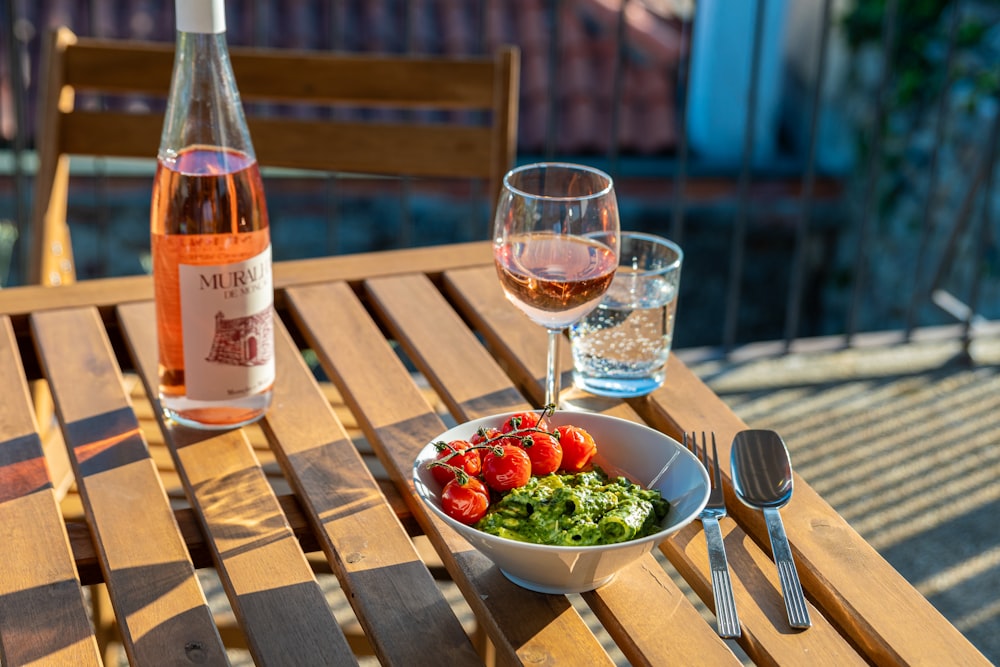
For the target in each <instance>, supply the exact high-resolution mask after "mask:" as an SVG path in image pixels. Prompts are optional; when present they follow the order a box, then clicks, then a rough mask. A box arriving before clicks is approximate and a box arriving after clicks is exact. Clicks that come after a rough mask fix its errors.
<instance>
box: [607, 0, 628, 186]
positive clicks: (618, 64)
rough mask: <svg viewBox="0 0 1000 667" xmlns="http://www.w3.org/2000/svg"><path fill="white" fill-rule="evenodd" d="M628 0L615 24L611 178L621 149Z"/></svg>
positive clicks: (615, 172)
mask: <svg viewBox="0 0 1000 667" xmlns="http://www.w3.org/2000/svg"><path fill="white" fill-rule="evenodd" d="M628 3H629V0H622V4H621V7H619V9H618V23H617V25H616V26H615V66H614V70H613V71H614V80H613V81H612V82H611V86H612V95H611V137H610V141H609V142H608V164H609V165H610V166H609V168H608V169H609V173H610V174H611V176H612V178H616V177H617V175H618V154H619V152H620V149H621V140H620V134H621V133H620V131H619V130H620V129H621V122H622V105H623V104H624V100H623V97H622V91H623V90H624V89H625V59H626V58H627V56H628V51H627V47H626V44H625V39H626V38H625V35H626V32H625V27H626V15H625V12H626V11H627V10H628Z"/></svg>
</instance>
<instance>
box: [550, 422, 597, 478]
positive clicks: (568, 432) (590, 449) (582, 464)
mask: <svg viewBox="0 0 1000 667" xmlns="http://www.w3.org/2000/svg"><path fill="white" fill-rule="evenodd" d="M556 432H557V433H558V435H559V444H560V445H562V451H563V456H562V464H561V468H562V469H563V470H565V471H567V472H580V471H581V470H583V469H584V468H586V467H587V465H588V464H589V463H590V461H591V460H592V459H593V458H594V454H596V453H597V445H596V444H594V439H593V438H592V437H591V436H590V434H589V433H587V432H586V431H584V430H583V429H582V428H580V427H579V426H571V425H565V426H559V427H557V428H556Z"/></svg>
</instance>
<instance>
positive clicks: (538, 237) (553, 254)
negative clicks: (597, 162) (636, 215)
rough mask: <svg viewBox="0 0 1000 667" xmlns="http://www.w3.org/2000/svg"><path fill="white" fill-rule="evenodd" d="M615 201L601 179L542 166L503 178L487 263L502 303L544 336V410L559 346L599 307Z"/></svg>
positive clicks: (612, 252)
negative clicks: (503, 299) (539, 327)
mask: <svg viewBox="0 0 1000 667" xmlns="http://www.w3.org/2000/svg"><path fill="white" fill-rule="evenodd" d="M619 227H620V224H619V221H618V202H617V200H616V198H615V190H614V184H613V183H612V181H611V177H610V176H608V175H607V174H605V173H604V172H602V171H600V170H598V169H594V168H592V167H587V166H584V165H579V164H568V163H561V162H542V163H537V164H528V165H524V166H522V167H517V168H516V169H512V170H511V171H509V172H508V173H507V174H506V176H504V179H503V190H502V191H501V193H500V200H499V203H498V204H497V211H496V218H495V219H494V223H493V257H494V260H495V261H496V267H497V274H498V275H499V276H500V284H501V285H503V289H504V292H505V293H506V295H507V298H508V299H509V300H510V301H511V302H512V303H513V304H514V305H515V306H517V307H518V308H519V309H521V311H523V312H524V313H525V314H526V315H527V316H528V317H529V318H530V319H531V320H532V321H533V322H535V323H536V324H540V325H542V326H544V327H545V328H546V329H547V330H548V332H549V343H548V365H547V372H546V379H545V405H556V404H557V403H558V400H559V339H560V338H561V337H562V332H563V329H565V328H566V327H568V326H569V325H571V324H573V323H574V322H576V321H577V320H579V319H580V318H581V317H583V316H584V315H586V314H587V313H588V312H590V311H591V310H593V309H594V308H595V307H596V306H597V304H598V303H599V302H600V300H601V297H602V296H603V295H604V292H605V291H606V290H607V289H608V285H610V284H611V279H612V278H613V277H614V275H615V268H616V267H617V266H618V233H619Z"/></svg>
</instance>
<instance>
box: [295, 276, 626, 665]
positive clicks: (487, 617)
mask: <svg viewBox="0 0 1000 667" xmlns="http://www.w3.org/2000/svg"><path fill="white" fill-rule="evenodd" d="M287 299H288V302H289V307H290V309H291V311H292V313H293V315H294V316H295V318H296V322H297V323H298V324H299V325H300V328H301V329H302V330H303V333H304V335H305V337H306V339H307V341H308V342H309V344H310V345H311V346H312V348H313V349H314V350H315V351H316V353H317V356H318V357H319V358H320V360H321V362H322V363H323V366H324V369H325V370H326V372H327V374H328V375H329V376H330V377H331V378H332V379H333V380H334V382H335V384H337V387H338V389H339V391H340V393H341V394H342V395H343V396H344V398H345V401H347V403H348V405H350V406H351V409H352V411H353V412H354V413H355V414H356V415H363V416H364V419H363V423H361V424H360V425H361V427H362V429H363V430H364V432H365V435H366V437H367V438H368V440H369V441H370V442H371V443H372V446H373V447H375V448H376V449H377V450H378V451H379V455H380V458H381V459H382V461H383V463H384V464H385V465H386V468H387V470H388V471H389V473H390V474H391V475H392V477H393V480H394V481H395V482H396V483H397V485H400V488H405V489H407V492H406V493H405V494H404V497H405V498H406V499H407V501H408V502H409V503H410V506H411V509H412V510H413V513H414V515H415V516H416V517H417V519H418V521H420V523H421V525H422V526H423V527H424V529H425V531H426V532H427V534H428V536H429V537H430V539H431V541H432V543H433V544H434V546H435V549H436V550H437V551H438V553H439V554H440V555H441V558H442V560H443V562H444V564H445V567H447V569H448V571H449V573H450V574H451V576H452V578H453V579H454V580H455V581H456V583H457V584H458V585H459V587H460V588H461V589H462V592H463V594H464V596H465V599H466V601H467V602H468V603H469V606H470V607H471V608H472V610H473V612H474V613H475V614H476V616H477V618H479V619H480V622H481V623H482V624H483V626H484V628H485V630H486V631H487V633H488V634H489V635H490V638H491V639H492V641H493V643H494V645H495V647H496V650H497V656H498V660H499V661H500V662H502V663H517V662H520V661H522V660H523V661H525V662H535V661H537V660H540V659H541V657H542V656H546V655H549V654H554V655H560V656H566V659H567V661H568V664H588V665H591V664H592V665H597V664H608V663H609V659H608V656H607V654H606V653H605V651H604V649H603V648H602V647H601V645H600V643H599V642H597V640H596V639H595V638H594V636H593V634H592V633H591V632H590V631H589V629H588V628H587V626H586V624H585V623H584V621H583V619H582V618H581V617H580V615H579V613H577V612H576V610H575V609H574V608H573V607H572V605H570V604H569V602H568V601H567V600H566V599H565V598H563V597H560V596H547V595H540V594H537V593H532V592H530V591H527V590H525V589H523V588H520V587H518V586H515V585H514V584H512V583H510V582H509V581H508V580H507V579H506V578H505V577H504V576H503V575H502V574H501V573H500V572H499V570H497V569H496V567H495V566H494V565H493V564H492V563H491V562H490V561H489V560H488V559H487V558H486V557H485V556H483V555H482V554H481V553H479V552H478V551H476V550H475V549H474V548H473V547H472V546H471V545H469V544H468V542H466V541H465V540H463V539H462V538H461V537H459V536H458V534H456V533H455V532H454V531H453V530H451V529H450V528H448V527H447V526H446V525H445V524H444V522H442V521H440V520H439V519H437V518H436V517H434V516H433V515H431V514H430V513H429V512H428V511H427V510H426V509H425V508H423V507H422V505H421V504H420V501H419V499H417V498H416V496H415V492H414V491H413V484H412V481H411V479H410V475H411V470H412V466H413V459H414V458H415V457H416V455H417V452H418V451H419V450H420V449H421V448H422V447H423V446H424V445H425V444H426V443H428V442H430V441H431V440H432V439H433V438H435V437H436V436H437V435H439V434H440V433H441V432H443V431H444V430H445V425H444V423H443V422H442V420H441V418H440V417H439V416H438V415H436V414H435V413H434V412H433V410H432V409H431V406H429V405H428V404H427V401H426V400H425V399H424V397H423V395H422V394H421V392H420V391H419V389H418V388H417V386H416V385H415V384H414V382H413V380H412V378H411V377H410V374H409V373H408V372H407V370H406V369H405V368H404V367H403V365H402V363H401V362H400V360H399V358H398V357H397V356H396V354H395V352H394V351H393V350H392V349H391V348H390V347H389V345H388V344H387V343H386V341H385V339H384V338H383V337H382V335H381V334H380V332H379V329H378V326H377V325H376V324H375V323H374V322H373V321H372V320H371V319H370V318H369V316H368V314H367V312H366V311H365V310H364V308H363V306H362V305H361V303H360V301H359V300H358V298H357V297H356V296H355V294H354V293H353V292H352V291H351V290H350V288H348V286H347V285H345V284H342V283H340V284H331V285H322V286H310V287H296V288H290V289H289V290H288V291H287ZM389 387H391V388H392V390H391V391H388V390H387V388H389Z"/></svg>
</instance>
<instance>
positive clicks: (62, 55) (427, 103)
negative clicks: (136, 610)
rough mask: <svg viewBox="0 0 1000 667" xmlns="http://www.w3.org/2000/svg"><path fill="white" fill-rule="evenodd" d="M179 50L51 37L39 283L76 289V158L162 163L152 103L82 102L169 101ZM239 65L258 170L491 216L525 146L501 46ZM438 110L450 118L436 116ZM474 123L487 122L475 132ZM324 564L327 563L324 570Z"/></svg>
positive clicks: (53, 454)
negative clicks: (428, 190)
mask: <svg viewBox="0 0 1000 667" xmlns="http://www.w3.org/2000/svg"><path fill="white" fill-rule="evenodd" d="M173 52H174V48H173V44H166V43H149V42H135V41H121V40H105V39H88V38H81V37H77V36H76V35H74V34H73V33H72V32H71V31H70V30H69V29H67V28H59V29H56V30H53V31H51V32H50V33H49V34H47V35H46V43H45V49H44V53H43V62H42V75H41V76H42V78H41V81H42V89H41V95H40V106H39V125H38V133H37V136H38V154H39V167H38V173H37V176H36V179H35V195H34V214H33V220H32V223H33V229H32V232H33V238H32V249H31V261H30V273H29V275H30V279H31V281H33V282H36V283H40V284H45V285H59V284H65V283H69V282H74V281H75V280H76V272H75V268H74V262H73V254H72V244H71V239H70V221H69V220H67V196H68V190H69V183H70V173H71V172H70V158H71V156H107V157H123V158H147V159H150V160H152V159H155V156H156V152H157V148H158V146H159V141H160V133H161V130H162V124H163V114H162V111H154V110H152V109H155V108H156V106H155V105H151V104H145V105H140V108H139V110H134V109H130V108H128V106H129V105H118V106H119V107H121V108H117V107H116V108H115V109H114V110H91V109H89V108H87V107H86V106H85V105H81V104H79V103H78V100H79V96H80V94H90V93H93V94H101V95H108V96H113V97H115V98H116V99H117V98H122V96H126V98H127V96H131V95H136V96H142V99H143V100H146V99H148V98H154V99H158V100H165V99H166V95H167V92H168V88H169V85H170V76H171V71H172V68H173ZM230 56H231V59H232V64H233V69H234V72H235V75H236V81H237V85H238V87H239V90H240V95H241V97H242V100H243V102H244V105H245V106H246V107H247V119H248V123H249V126H250V134H251V137H252V139H253V143H254V148H255V150H256V152H257V159H258V162H259V163H260V165H261V166H262V167H264V168H265V169H266V168H268V167H287V168H293V169H305V170H320V171H324V172H344V173H357V174H371V175H380V176H410V177H415V178H419V177H429V178H456V179H462V180H469V179H476V180H481V181H483V182H484V183H485V184H486V187H485V188H484V189H483V196H484V197H488V198H489V204H490V208H491V209H492V206H493V205H495V202H496V197H497V194H498V193H499V190H500V186H501V180H502V178H503V175H504V173H506V171H507V170H508V169H509V168H510V167H511V166H512V164H513V162H514V155H515V149H516V134H517V100H518V78H519V71H520V60H519V52H518V50H517V49H516V48H515V47H502V48H500V49H498V50H497V52H496V54H495V55H494V56H493V57H492V58H485V57H479V58H471V57H467V58H444V57H403V56H386V55H371V54H350V55H348V54H343V53H330V52H306V51H285V50H265V49H247V48H236V47H234V48H231V49H230ZM255 103H271V104H275V105H278V106H280V107H281V108H282V109H283V110H287V109H288V108H290V107H292V106H299V105H301V106H303V107H306V108H313V109H324V111H321V112H319V113H317V112H315V111H312V112H309V111H307V112H305V113H303V114H299V115H294V114H292V115H291V116H290V115H289V114H287V113H286V114H284V115H282V116H280V117H279V116H263V115H254V113H253V110H254V108H255V106H256V104H255ZM330 107H347V108H355V109H356V108H365V109H370V108H375V109H388V110H395V111H399V112H402V113H398V114H392V116H393V118H394V120H391V121H390V120H384V119H380V118H384V116H382V115H379V114H369V116H371V117H373V120H366V119H363V118H362V119H356V118H354V117H350V118H351V119H350V120H345V119H338V116H337V115H336V114H331V113H329V112H328V111H325V109H329V108H330ZM159 108H160V109H162V103H161V104H160V107H159ZM439 110H440V111H444V112H446V113H444V114H437V113H434V112H436V111H439ZM426 112H432V113H426ZM454 112H473V113H471V114H470V113H454ZM319 116H322V117H319ZM428 116H431V117H435V116H437V117H444V118H445V121H447V122H442V121H440V120H438V121H436V122H427V121H425V120H423V119H426V118H427V117H428ZM470 117H471V118H472V119H474V120H475V119H479V121H480V122H476V123H470V122H468V121H469V118H470ZM482 119H485V120H486V121H488V122H482ZM127 379H128V381H130V382H132V383H133V384H132V386H131V394H132V399H133V404H134V406H135V410H136V413H137V415H138V416H139V418H140V422H141V423H143V424H144V434H145V435H146V438H147V441H148V442H149V446H150V450H151V453H152V455H153V457H154V458H155V459H156V461H157V464H158V466H159V468H160V473H161V477H162V478H163V479H164V481H165V484H166V485H167V486H168V493H170V494H171V497H172V498H175V499H176V501H177V503H178V505H180V506H182V505H183V504H185V500H184V498H183V491H182V490H181V488H180V483H179V481H177V482H176V484H174V485H173V486H172V487H171V482H172V480H176V472H175V471H173V470H172V468H173V462H172V459H171V457H170V455H169V453H167V451H166V449H165V447H164V446H163V445H164V443H163V441H162V436H160V435H159V429H158V427H157V425H156V422H155V419H154V415H153V412H152V409H151V405H150V403H149V401H148V400H146V397H145V394H144V393H143V390H142V386H141V383H139V382H137V381H135V379H134V378H127ZM327 389H328V390H329V396H330V400H331V402H332V403H334V407H335V408H336V409H337V411H338V414H339V415H340V416H341V420H342V421H343V422H344V424H345V426H347V427H348V428H349V429H350V428H351V426H352V423H351V422H352V419H353V418H352V417H351V416H350V413H349V411H347V410H346V408H344V406H343V404H342V402H340V400H339V396H338V395H337V394H336V390H335V389H334V388H333V387H332V385H327ZM34 392H35V397H34V398H35V404H36V410H37V411H38V413H39V423H40V424H46V423H51V414H52V407H51V399H50V397H49V396H48V391H47V387H46V386H45V385H44V383H43V382H39V383H36V386H35V387H34ZM430 393H432V392H429V398H431V396H430ZM43 430H44V429H43ZM44 435H45V436H46V437H45V442H46V453H47V457H48V459H49V463H50V468H51V469H52V475H53V478H54V479H56V480H61V479H71V475H70V474H69V472H70V471H69V462H68V459H67V457H66V454H65V451H64V450H63V447H62V442H61V440H62V439H61V436H60V434H59V433H58V429H48V432H47V433H45V434H44ZM251 437H252V438H254V437H255V434H253V433H252V434H251ZM256 438H257V439H256V441H255V442H254V444H255V448H256V449H257V451H258V452H259V458H260V459H261V461H262V464H263V465H264V466H265V470H268V471H269V472H270V473H273V475H272V479H273V480H274V483H275V484H276V485H279V486H280V485H281V484H282V482H283V480H282V478H281V475H280V470H278V467H277V465H276V464H275V463H274V458H273V456H272V455H270V451H269V449H268V446H267V442H266V440H265V439H264V438H263V435H262V434H256ZM372 458H374V457H372ZM57 483H58V481H57ZM62 490H65V491H67V492H68V493H67V494H66V496H65V498H64V500H63V511H64V514H66V515H67V516H72V515H75V514H77V508H78V507H79V502H78V499H74V494H73V493H72V489H71V488H65V487H64V489H62ZM283 490H285V491H287V489H283ZM428 553H430V554H432V553H433V550H430V551H429V552H428ZM317 565H320V566H321V565H322V562H319V561H317ZM102 596H103V593H102V591H101V590H99V589H98V590H96V591H95V598H94V600H95V621H96V624H97V626H98V629H99V633H98V635H99V639H100V640H101V642H102V644H107V642H113V640H114V638H113V637H109V636H107V635H106V634H105V633H102V632H101V631H100V630H101V628H102V627H105V628H113V627H114V624H113V623H110V622H108V621H107V620H106V619H105V620H103V621H102V616H103V615H105V614H108V613H110V604H109V603H107V601H106V600H104V599H103V597H102ZM226 626H227V624H226V623H225V622H224V620H223V621H222V622H220V631H221V632H222V633H223V636H224V637H225V638H226V639H227V644H230V643H232V644H236V645H239V644H240V643H241V642H240V637H239V635H238V634H233V633H232V632H229V630H230V628H228V627H226ZM353 634H355V635H356V634H357V633H353ZM348 635H349V639H351V641H352V642H354V645H355V646H356V647H363V646H364V640H363V638H361V637H358V636H352V633H351V632H348Z"/></svg>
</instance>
